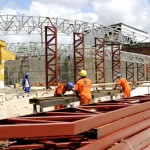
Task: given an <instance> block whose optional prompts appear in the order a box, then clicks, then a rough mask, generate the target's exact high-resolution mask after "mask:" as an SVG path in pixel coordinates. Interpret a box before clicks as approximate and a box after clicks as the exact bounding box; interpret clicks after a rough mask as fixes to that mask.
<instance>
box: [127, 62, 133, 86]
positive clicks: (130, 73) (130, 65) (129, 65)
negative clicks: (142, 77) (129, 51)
mask: <svg viewBox="0 0 150 150" xmlns="http://www.w3.org/2000/svg"><path fill="white" fill-rule="evenodd" d="M126 79H127V80H128V81H129V82H133V83H134V63H131V62H126Z"/></svg>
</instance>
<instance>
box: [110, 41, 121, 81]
mask: <svg viewBox="0 0 150 150" xmlns="http://www.w3.org/2000/svg"><path fill="white" fill-rule="evenodd" d="M120 50H121V46H120V44H119V43H112V44H111V51H112V81H113V82H114V81H115V80H116V79H115V78H114V77H116V75H117V74H118V73H121V59H120Z"/></svg>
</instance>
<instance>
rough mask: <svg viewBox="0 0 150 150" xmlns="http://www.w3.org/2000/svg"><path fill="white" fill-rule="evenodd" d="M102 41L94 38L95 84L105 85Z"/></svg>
mask: <svg viewBox="0 0 150 150" xmlns="http://www.w3.org/2000/svg"><path fill="white" fill-rule="evenodd" d="M104 46H105V45H104V39H103V38H96V37H95V79H96V83H105V55H104Z"/></svg>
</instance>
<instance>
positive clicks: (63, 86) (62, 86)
mask: <svg viewBox="0 0 150 150" xmlns="http://www.w3.org/2000/svg"><path fill="white" fill-rule="evenodd" d="M73 87H74V84H73V83H72V82H67V83H59V85H58V86H57V88H56V89H55V92H54V96H62V97H64V94H65V93H66V92H67V91H71V90H72V89H73ZM61 108H65V106H64V105H63V104H62V105H56V106H54V109H55V110H56V109H61Z"/></svg>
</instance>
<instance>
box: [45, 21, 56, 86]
mask: <svg viewBox="0 0 150 150" xmlns="http://www.w3.org/2000/svg"><path fill="white" fill-rule="evenodd" d="M45 63H46V65H45V66H46V88H48V87H49V85H58V49H57V28H56V27H54V25H53V24H52V23H51V26H45Z"/></svg>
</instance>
